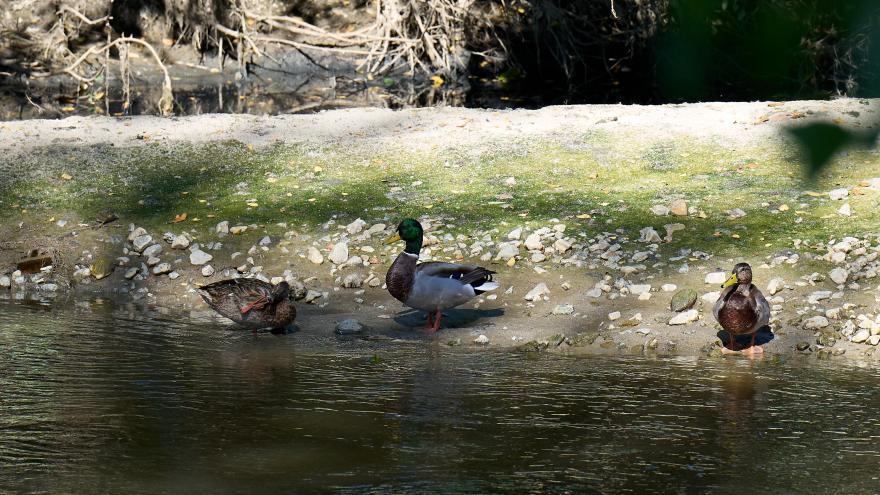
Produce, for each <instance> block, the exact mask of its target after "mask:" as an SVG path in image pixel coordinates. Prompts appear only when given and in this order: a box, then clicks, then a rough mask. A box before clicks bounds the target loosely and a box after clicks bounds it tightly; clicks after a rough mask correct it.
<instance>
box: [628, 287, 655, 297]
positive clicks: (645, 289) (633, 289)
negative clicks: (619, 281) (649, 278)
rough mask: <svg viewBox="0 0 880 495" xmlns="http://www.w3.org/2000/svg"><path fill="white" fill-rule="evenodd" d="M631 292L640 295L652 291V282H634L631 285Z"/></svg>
mask: <svg viewBox="0 0 880 495" xmlns="http://www.w3.org/2000/svg"><path fill="white" fill-rule="evenodd" d="M629 292H630V294H634V295H637V296H638V295H640V294H647V293H648V292H651V284H633V285H630V286H629Z"/></svg>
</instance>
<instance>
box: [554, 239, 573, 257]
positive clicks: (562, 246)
mask: <svg viewBox="0 0 880 495" xmlns="http://www.w3.org/2000/svg"><path fill="white" fill-rule="evenodd" d="M553 249H555V250H556V252H557V253H560V254H562V253H565V252H566V251H568V250H569V249H571V243H570V242H568V241H566V240H565V239H559V240H557V241H556V242H554V243H553Z"/></svg>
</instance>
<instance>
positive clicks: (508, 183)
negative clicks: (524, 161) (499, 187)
mask: <svg viewBox="0 0 880 495" xmlns="http://www.w3.org/2000/svg"><path fill="white" fill-rule="evenodd" d="M504 185H506V186H509V187H513V186H515V185H516V177H508V178H506V179H504Z"/></svg>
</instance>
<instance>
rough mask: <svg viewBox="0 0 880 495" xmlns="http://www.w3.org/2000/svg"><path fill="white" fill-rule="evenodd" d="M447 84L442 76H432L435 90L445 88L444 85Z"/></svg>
mask: <svg viewBox="0 0 880 495" xmlns="http://www.w3.org/2000/svg"><path fill="white" fill-rule="evenodd" d="M445 82H446V81H444V80H443V78H442V77H440V76H431V83H432V85H433V86H434V87H435V88H439V87H440V86H443V83H445Z"/></svg>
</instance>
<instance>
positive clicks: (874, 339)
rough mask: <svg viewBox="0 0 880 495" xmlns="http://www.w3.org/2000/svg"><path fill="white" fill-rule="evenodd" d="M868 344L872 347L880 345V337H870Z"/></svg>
mask: <svg viewBox="0 0 880 495" xmlns="http://www.w3.org/2000/svg"><path fill="white" fill-rule="evenodd" d="M868 343H869V344H871V345H877V344H880V335H871V336H870V337H868Z"/></svg>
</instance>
